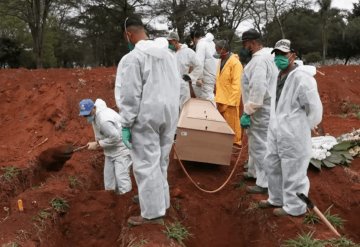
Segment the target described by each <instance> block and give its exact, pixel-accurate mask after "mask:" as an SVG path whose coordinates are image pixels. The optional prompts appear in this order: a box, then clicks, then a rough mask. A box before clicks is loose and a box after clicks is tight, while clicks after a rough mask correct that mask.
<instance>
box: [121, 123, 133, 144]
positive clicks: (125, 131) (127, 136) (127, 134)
mask: <svg viewBox="0 0 360 247" xmlns="http://www.w3.org/2000/svg"><path fill="white" fill-rule="evenodd" d="M121 134H122V140H123V142H124V145H125V146H126V147H127V148H128V149H132V145H131V142H130V140H131V131H130V128H127V127H124V128H122V130H121Z"/></svg>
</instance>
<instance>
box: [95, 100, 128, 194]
mask: <svg viewBox="0 0 360 247" xmlns="http://www.w3.org/2000/svg"><path fill="white" fill-rule="evenodd" d="M95 106H96V112H95V119H94V121H93V123H92V126H93V129H94V133H95V139H96V140H97V141H98V143H99V145H100V146H101V147H102V148H103V149H104V156H105V164H104V185H105V190H115V191H116V192H117V193H120V194H124V193H126V192H129V191H130V190H131V179H130V174H129V170H130V166H131V164H132V161H131V157H130V152H129V150H128V149H127V148H126V147H125V145H124V144H123V142H122V140H121V123H120V115H119V114H118V113H117V112H115V111H114V110H112V109H110V108H108V107H107V106H106V103H105V101H103V100H102V99H97V100H96V101H95Z"/></svg>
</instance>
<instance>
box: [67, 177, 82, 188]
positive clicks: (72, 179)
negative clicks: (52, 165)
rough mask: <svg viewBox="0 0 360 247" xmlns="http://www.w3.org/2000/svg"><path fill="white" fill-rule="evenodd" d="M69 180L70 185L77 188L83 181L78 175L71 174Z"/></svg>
mask: <svg viewBox="0 0 360 247" xmlns="http://www.w3.org/2000/svg"><path fill="white" fill-rule="evenodd" d="M68 181H69V186H70V188H72V189H75V188H77V187H78V186H79V185H81V182H80V181H79V179H78V178H77V177H76V176H69V177H68Z"/></svg>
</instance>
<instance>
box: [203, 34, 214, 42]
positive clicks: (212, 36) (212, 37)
mask: <svg viewBox="0 0 360 247" xmlns="http://www.w3.org/2000/svg"><path fill="white" fill-rule="evenodd" d="M201 40H203V41H206V42H212V41H213V40H214V35H212V33H207V34H206V35H205V37H204V38H202V39H201Z"/></svg>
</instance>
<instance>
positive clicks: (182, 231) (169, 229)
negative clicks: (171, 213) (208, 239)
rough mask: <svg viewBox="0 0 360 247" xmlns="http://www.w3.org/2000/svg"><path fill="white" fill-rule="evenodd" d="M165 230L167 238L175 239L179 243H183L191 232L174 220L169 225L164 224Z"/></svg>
mask: <svg viewBox="0 0 360 247" xmlns="http://www.w3.org/2000/svg"><path fill="white" fill-rule="evenodd" d="M165 228H166V230H165V231H164V232H165V234H166V235H167V236H168V238H171V239H175V240H176V241H178V242H179V243H180V244H182V245H183V244H184V243H183V241H184V240H186V239H188V238H189V237H190V236H191V234H190V233H189V231H188V230H187V229H186V227H185V226H183V225H182V224H181V223H180V222H178V221H177V222H175V223H172V224H170V225H165Z"/></svg>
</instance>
